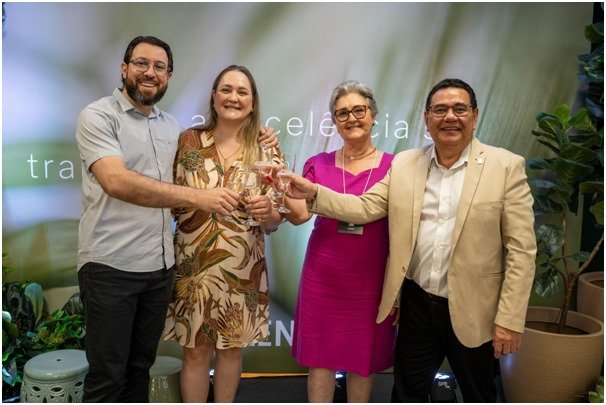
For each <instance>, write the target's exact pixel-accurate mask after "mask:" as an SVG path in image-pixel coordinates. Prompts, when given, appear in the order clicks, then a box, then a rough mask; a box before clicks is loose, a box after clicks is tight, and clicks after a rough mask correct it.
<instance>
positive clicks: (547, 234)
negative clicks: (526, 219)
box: [536, 224, 564, 256]
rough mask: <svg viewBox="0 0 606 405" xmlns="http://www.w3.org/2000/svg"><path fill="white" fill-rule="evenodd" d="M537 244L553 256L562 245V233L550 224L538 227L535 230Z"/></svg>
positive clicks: (560, 229) (558, 228)
mask: <svg viewBox="0 0 606 405" xmlns="http://www.w3.org/2000/svg"><path fill="white" fill-rule="evenodd" d="M536 237H537V244H538V245H540V246H541V247H542V248H544V249H545V250H546V251H547V253H548V254H549V255H550V256H553V255H554V254H555V253H556V252H557V251H558V250H560V248H561V247H562V246H563V245H564V231H563V230H562V228H560V227H557V226H555V225H552V224H545V225H541V226H539V228H538V229H537V230H536Z"/></svg>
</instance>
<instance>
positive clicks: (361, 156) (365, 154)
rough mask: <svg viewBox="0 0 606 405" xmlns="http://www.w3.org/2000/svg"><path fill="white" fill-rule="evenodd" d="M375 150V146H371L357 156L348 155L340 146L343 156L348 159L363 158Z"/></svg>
mask: <svg viewBox="0 0 606 405" xmlns="http://www.w3.org/2000/svg"><path fill="white" fill-rule="evenodd" d="M376 150H377V148H376V147H375V146H373V147H372V148H370V151H368V153H364V154H363V155H359V156H352V155H348V154H347V153H345V149H343V148H341V153H342V154H343V157H346V158H347V159H349V160H360V159H364V158H365V157H368V156H370V155H372V153H373V152H374V151H376Z"/></svg>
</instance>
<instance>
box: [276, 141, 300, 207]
mask: <svg viewBox="0 0 606 405" xmlns="http://www.w3.org/2000/svg"><path fill="white" fill-rule="evenodd" d="M295 159H296V155H295V154H294V153H288V152H282V162H283V166H282V168H280V170H278V181H279V182H280V186H281V187H282V190H286V187H288V185H289V184H290V179H291V176H292V174H293V172H294V171H295ZM276 198H277V199H279V200H280V203H279V205H278V208H277V209H276V211H278V212H279V213H282V214H288V213H289V212H290V210H289V209H288V208H286V206H285V205H284V199H285V195H284V191H278V192H276Z"/></svg>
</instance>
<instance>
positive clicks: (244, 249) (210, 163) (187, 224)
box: [164, 129, 277, 349]
mask: <svg viewBox="0 0 606 405" xmlns="http://www.w3.org/2000/svg"><path fill="white" fill-rule="evenodd" d="M276 155H277V154H276V153H275V151H274V156H276ZM219 162H220V160H219V156H218V154H217V148H216V146H215V143H214V138H213V137H212V134H211V133H209V132H205V131H202V130H200V129H189V130H187V131H185V132H183V133H182V134H181V135H180V137H179V147H178V150H177V156H176V159H175V171H174V182H175V184H178V185H182V186H188V187H195V188H201V189H212V188H216V187H226V185H227V184H228V182H229V179H230V177H231V176H238V177H243V176H241V173H242V171H243V170H244V165H243V162H242V156H239V157H237V158H236V161H235V162H234V164H233V165H232V166H231V167H230V168H228V169H227V171H226V172H225V173H224V172H223V170H224V169H223V168H222V167H221V165H220V163H219ZM263 192H264V193H271V188H270V187H268V186H265V188H264V190H263ZM233 217H235V218H236V219H237V222H238V223H234V222H231V221H228V220H226V219H225V218H223V216H221V215H219V214H216V213H209V212H205V211H200V210H196V209H192V208H189V209H179V210H175V218H176V220H177V229H176V235H175V241H176V244H175V254H176V256H177V257H176V261H177V272H176V275H175V285H174V290H173V298H172V302H171V304H170V306H169V309H168V314H167V319H166V325H165V329H164V333H165V340H175V341H177V342H179V343H180V344H181V345H182V346H186V347H197V346H200V345H201V344H202V343H214V345H215V347H216V348H218V349H227V348H233V347H244V346H249V345H252V344H255V343H257V342H260V341H264V340H267V338H268V334H269V326H268V323H269V291H268V277H267V265H266V262H265V239H264V233H263V231H262V229H261V228H260V227H258V226H255V227H249V226H246V225H244V224H243V223H242V221H243V220H244V219H245V218H246V217H247V215H246V212H245V211H244V207H243V206H242V205H240V206H239V207H238V209H237V210H236V212H235V213H234V214H233Z"/></svg>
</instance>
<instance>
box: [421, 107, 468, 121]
mask: <svg viewBox="0 0 606 405" xmlns="http://www.w3.org/2000/svg"><path fill="white" fill-rule="evenodd" d="M451 108H452V113H453V114H454V115H456V116H457V117H467V116H468V115H469V113H470V112H471V110H473V107H472V106H470V105H469V104H463V103H458V104H455V105H453V106H452V107H449V106H447V105H446V104H437V105H434V106H432V107H429V108H428V109H427V111H429V113H430V114H431V116H432V117H436V118H442V117H444V116H446V114H448V110H450V109H451Z"/></svg>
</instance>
